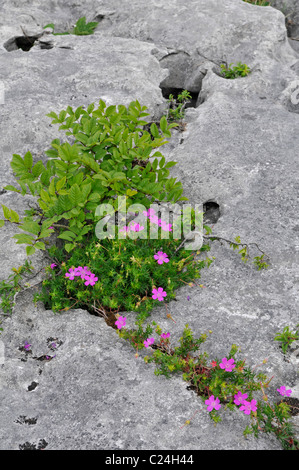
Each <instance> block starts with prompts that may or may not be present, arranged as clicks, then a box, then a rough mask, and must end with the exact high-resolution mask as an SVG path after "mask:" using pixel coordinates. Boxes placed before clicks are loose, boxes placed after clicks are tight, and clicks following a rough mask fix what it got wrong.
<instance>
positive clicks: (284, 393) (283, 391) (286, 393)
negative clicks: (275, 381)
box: [277, 385, 292, 397]
mask: <svg viewBox="0 0 299 470" xmlns="http://www.w3.org/2000/svg"><path fill="white" fill-rule="evenodd" d="M277 391H278V393H280V395H282V396H283V397H284V396H287V397H289V396H290V395H291V393H292V390H291V389H289V390H286V387H285V386H284V385H282V386H281V387H280V388H278V389H277Z"/></svg>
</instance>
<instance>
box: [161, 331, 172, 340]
mask: <svg viewBox="0 0 299 470" xmlns="http://www.w3.org/2000/svg"><path fill="white" fill-rule="evenodd" d="M169 336H170V333H169V332H168V333H162V334H161V338H164V339H166V338H169Z"/></svg>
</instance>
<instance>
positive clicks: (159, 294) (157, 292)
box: [152, 287, 167, 302]
mask: <svg viewBox="0 0 299 470" xmlns="http://www.w3.org/2000/svg"><path fill="white" fill-rule="evenodd" d="M152 293H153V295H152V298H153V299H157V300H159V302H162V300H163V297H166V296H167V294H166V292H165V291H164V290H163V287H158V289H153V290H152Z"/></svg>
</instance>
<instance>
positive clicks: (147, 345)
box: [143, 338, 155, 348]
mask: <svg viewBox="0 0 299 470" xmlns="http://www.w3.org/2000/svg"><path fill="white" fill-rule="evenodd" d="M154 342H155V338H147V339H146V340H145V341H143V344H144V346H145V347H146V348H148V347H149V346H150V345H151V344H153V343H154Z"/></svg>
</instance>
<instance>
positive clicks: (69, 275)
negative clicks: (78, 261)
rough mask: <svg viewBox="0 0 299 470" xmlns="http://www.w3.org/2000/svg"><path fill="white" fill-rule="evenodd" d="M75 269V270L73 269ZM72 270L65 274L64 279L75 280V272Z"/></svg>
mask: <svg viewBox="0 0 299 470" xmlns="http://www.w3.org/2000/svg"><path fill="white" fill-rule="evenodd" d="M75 269H76V268H75ZM75 269H74V268H70V269H69V272H68V273H66V275H65V277H68V278H69V279H70V280H71V281H72V280H73V279H74V278H75V276H76V271H75Z"/></svg>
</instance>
